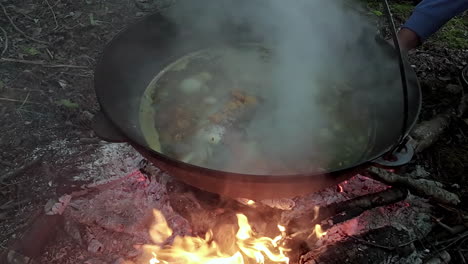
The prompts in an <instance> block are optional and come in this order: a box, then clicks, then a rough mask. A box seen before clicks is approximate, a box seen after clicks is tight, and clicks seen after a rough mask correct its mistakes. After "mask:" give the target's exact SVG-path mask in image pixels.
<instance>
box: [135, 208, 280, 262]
mask: <svg viewBox="0 0 468 264" xmlns="http://www.w3.org/2000/svg"><path fill="white" fill-rule="evenodd" d="M154 217H155V220H156V223H155V224H154V225H153V226H152V227H151V229H150V235H151V238H152V240H153V242H154V243H155V244H156V245H146V246H145V247H144V248H145V251H146V252H147V253H151V259H150V260H149V264H158V263H163V264H169V263H191V264H244V263H252V261H255V263H260V264H263V263H265V261H268V262H274V263H289V258H288V257H286V255H285V252H287V251H288V250H287V249H285V248H283V247H282V246H281V244H282V242H283V240H284V238H285V230H286V229H285V228H284V227H283V226H280V225H278V230H279V231H280V233H281V234H280V235H278V236H276V237H275V238H273V239H272V238H269V237H256V234H255V232H254V231H253V230H252V228H251V226H250V224H249V221H248V219H247V217H246V216H245V215H243V214H237V224H238V226H239V230H238V231H237V234H236V246H237V252H235V253H234V254H227V253H225V252H222V249H221V248H220V247H219V246H218V245H217V243H216V242H215V241H213V234H212V232H211V231H210V232H208V233H207V234H206V235H205V238H201V237H175V238H174V242H173V244H172V246H165V247H162V246H161V244H162V243H163V242H164V241H166V240H167V239H168V238H169V237H170V236H171V235H172V230H171V228H170V227H169V226H168V225H167V222H166V220H165V219H164V217H163V215H162V214H161V212H159V211H156V210H154Z"/></svg>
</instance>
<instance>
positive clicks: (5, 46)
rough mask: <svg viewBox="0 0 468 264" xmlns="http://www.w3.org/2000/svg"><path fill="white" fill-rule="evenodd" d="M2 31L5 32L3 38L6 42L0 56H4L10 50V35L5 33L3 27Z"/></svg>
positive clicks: (0, 28)
mask: <svg viewBox="0 0 468 264" xmlns="http://www.w3.org/2000/svg"><path fill="white" fill-rule="evenodd" d="M0 30H1V31H2V32H3V38H4V39H5V40H3V50H2V53H0V56H3V54H5V53H6V51H7V50H8V34H7V32H6V31H5V29H3V28H2V27H0Z"/></svg>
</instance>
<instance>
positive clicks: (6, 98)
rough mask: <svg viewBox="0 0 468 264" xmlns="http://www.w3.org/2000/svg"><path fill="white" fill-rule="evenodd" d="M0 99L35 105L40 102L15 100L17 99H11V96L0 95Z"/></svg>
mask: <svg viewBox="0 0 468 264" xmlns="http://www.w3.org/2000/svg"><path fill="white" fill-rule="evenodd" d="M0 101H6V102H13V103H28V104H35V105H40V104H41V103H36V102H30V101H28V102H25V101H24V100H17V99H11V98H4V97H0Z"/></svg>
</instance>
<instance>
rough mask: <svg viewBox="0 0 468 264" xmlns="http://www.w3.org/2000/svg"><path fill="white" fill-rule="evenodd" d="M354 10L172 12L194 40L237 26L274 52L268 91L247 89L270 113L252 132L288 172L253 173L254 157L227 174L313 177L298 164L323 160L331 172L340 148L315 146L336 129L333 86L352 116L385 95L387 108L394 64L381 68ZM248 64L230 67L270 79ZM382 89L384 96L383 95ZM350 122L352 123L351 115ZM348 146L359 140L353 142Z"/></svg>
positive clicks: (198, 7)
mask: <svg viewBox="0 0 468 264" xmlns="http://www.w3.org/2000/svg"><path fill="white" fill-rule="evenodd" d="M355 5H358V3H357V2H352V1H344V0H329V1H324V0H294V1H284V0H230V1H228V0H197V1H194V0H185V1H180V2H178V4H176V5H174V6H173V7H172V8H171V9H170V10H169V14H170V17H171V18H172V19H173V20H174V21H175V22H176V23H177V24H178V26H179V27H180V28H184V27H190V28H198V29H202V30H201V31H202V32H206V34H204V35H199V36H194V38H197V37H198V38H212V39H213V40H215V39H216V38H219V39H220V40H226V39H229V38H230V37H229V36H226V32H224V28H225V25H226V24H235V25H238V26H239V27H243V26H245V27H246V30H249V31H251V32H252V35H255V36H257V37H258V39H260V40H261V42H262V45H264V46H265V47H268V48H271V50H272V51H274V52H273V53H274V55H273V57H272V60H273V64H272V65H273V68H272V69H270V75H269V76H268V78H269V82H271V88H270V89H268V90H258V91H256V90H252V89H255V88H245V89H247V90H248V89H250V91H249V90H248V91H249V92H252V93H253V94H255V95H257V96H259V97H261V98H265V105H264V106H262V109H259V111H257V112H256V113H255V116H254V118H253V120H252V122H251V123H250V126H249V128H248V129H247V131H248V132H249V134H250V135H252V136H254V137H256V138H260V139H261V141H262V142H263V143H262V144H263V146H262V149H263V150H264V151H265V152H267V153H268V155H269V158H270V159H273V160H275V159H276V160H281V161H285V162H286V163H287V164H289V166H290V167H288V169H287V170H278V171H275V170H276V169H274V168H271V169H269V170H268V171H266V170H265V168H262V169H258V168H254V167H252V166H255V165H252V162H251V160H249V159H250V158H251V157H249V156H246V157H244V159H242V158H241V157H236V162H234V165H232V167H231V168H229V170H231V171H235V172H242V173H256V174H263V173H268V174H284V173H306V172H311V170H313V169H312V168H311V167H308V166H302V165H301V162H300V161H303V160H306V159H314V158H315V159H317V158H318V155H321V157H319V159H320V163H321V164H320V165H321V167H323V168H326V167H327V165H329V164H330V162H332V160H334V159H335V157H334V156H333V155H334V153H335V150H337V151H339V149H337V148H340V147H343V146H339V144H338V145H330V146H328V147H327V148H325V149H324V147H323V146H321V144H320V142H317V140H318V134H320V133H323V131H325V133H326V131H328V129H329V128H330V127H333V126H339V124H336V122H337V120H333V119H331V118H330V117H329V116H327V111H326V108H327V107H329V106H332V105H333V104H334V103H337V102H333V97H334V94H335V93H337V91H336V90H334V88H333V87H334V84H336V85H337V86H340V85H341V84H343V83H346V84H349V85H350V86H352V90H353V91H352V93H349V97H347V100H346V103H347V105H346V106H343V105H341V106H340V105H338V106H335V107H342V109H345V110H344V111H351V112H352V111H354V110H356V112H355V113H354V115H359V114H360V113H362V111H361V110H362V109H359V107H364V106H365V105H368V103H367V101H368V100H370V99H371V98H373V100H375V98H382V94H381V93H382V89H386V90H385V91H386V95H387V96H385V97H384V99H382V103H385V102H387V100H389V99H388V98H389V97H391V96H394V95H395V94H394V93H396V92H398V91H399V90H398V89H395V88H392V87H398V75H396V74H397V72H396V64H391V65H389V64H387V63H385V64H384V63H383V62H384V61H385V62H386V61H388V59H387V57H386V55H384V52H382V51H381V50H380V49H379V47H378V45H377V44H376V42H375V35H376V32H377V30H376V29H375V28H374V27H373V26H372V25H371V24H370V23H369V21H368V20H367V19H366V18H365V17H363V16H362V15H361V14H359V13H358V12H357V11H356V9H354V8H350V6H351V7H352V6H355ZM233 34H234V33H233ZM232 38H233V39H235V36H232ZM194 42H196V41H194ZM184 45H186V43H184ZM245 56H248V55H245V54H244V56H232V58H231V59H230V60H229V62H227V64H229V65H230V66H231V67H230V69H231V68H236V66H238V67H237V68H240V69H243V70H244V71H248V72H251V73H252V74H253V75H257V76H263V77H265V74H264V72H263V69H261V67H262V66H261V65H262V63H261V62H258V61H257V60H258V58H256V57H254V56H252V57H251V58H246V57H245ZM255 71H258V72H255ZM232 74H236V73H235V72H233V73H232ZM382 83H384V84H385V86H386V88H382V87H381V86H382ZM343 87H347V85H343ZM339 89H343V90H344V91H338V93H340V92H349V91H345V90H346V89H347V88H339ZM339 89H338V90H339ZM330 98H331V99H330ZM325 100H329V101H330V102H325ZM337 100H338V99H337ZM340 102H341V101H340ZM346 114H348V115H350V116H353V113H350V112H348V113H346ZM361 136H362V137H364V138H366V137H367V136H368V135H366V134H365V133H363V134H362V135H361ZM351 140H358V137H357V136H355V135H354V138H352V139H351ZM367 143H368V142H367V141H366V140H364V141H362V148H361V149H357V150H356V153H355V157H351V158H350V162H351V163H352V162H358V161H359V159H360V158H361V155H364V153H363V152H364V150H365V148H366V147H367ZM296 161H299V162H296ZM333 162H336V161H333ZM291 166H292V167H291ZM214 167H216V166H214ZM218 169H219V168H218ZM314 169H315V170H316V169H317V168H316V167H314Z"/></svg>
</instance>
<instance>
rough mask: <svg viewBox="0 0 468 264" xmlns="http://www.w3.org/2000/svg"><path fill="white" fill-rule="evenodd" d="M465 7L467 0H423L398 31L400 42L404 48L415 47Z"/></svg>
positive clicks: (467, 5) (467, 6)
mask: <svg viewBox="0 0 468 264" xmlns="http://www.w3.org/2000/svg"><path fill="white" fill-rule="evenodd" d="M467 9H468V0H423V1H422V2H421V3H419V4H418V5H417V6H416V8H415V9H414V11H413V14H412V15H411V16H410V18H409V19H408V21H406V23H405V24H404V25H403V27H402V29H401V31H400V32H399V33H398V37H399V39H400V44H401V45H402V47H403V48H405V49H406V50H410V49H413V48H415V47H417V46H418V45H419V44H421V43H422V42H424V41H425V40H426V39H427V38H429V37H430V36H431V35H432V34H434V33H435V32H436V31H438V30H439V29H440V28H441V27H442V26H443V25H444V24H445V23H447V21H449V20H450V19H451V18H453V17H455V16H456V15H459V14H461V13H462V12H464V11H465V10H467Z"/></svg>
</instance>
